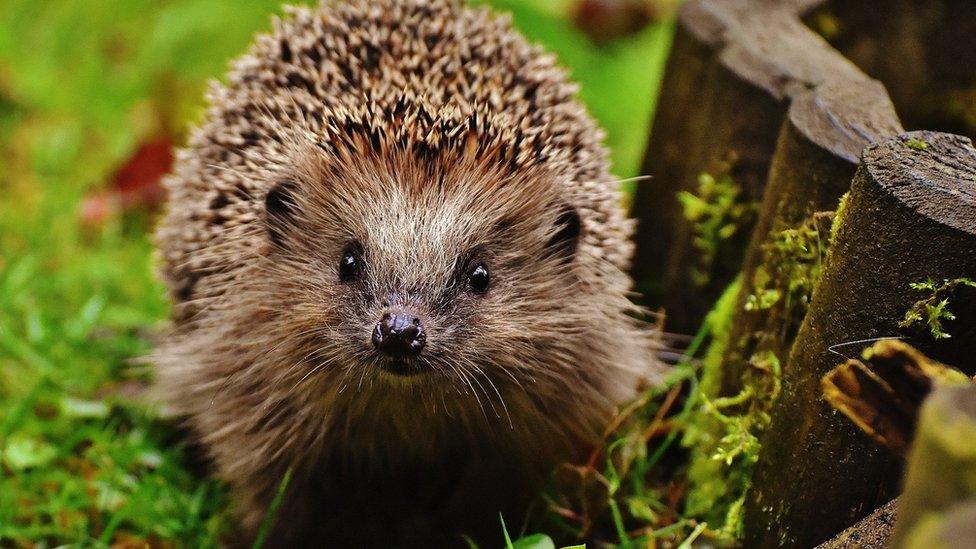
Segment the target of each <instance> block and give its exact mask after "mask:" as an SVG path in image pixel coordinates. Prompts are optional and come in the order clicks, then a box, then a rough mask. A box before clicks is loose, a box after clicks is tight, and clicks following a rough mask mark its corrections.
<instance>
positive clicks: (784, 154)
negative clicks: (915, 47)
mask: <svg viewBox="0 0 976 549" xmlns="http://www.w3.org/2000/svg"><path fill="white" fill-rule="evenodd" d="M902 131H903V130H902V128H901V125H900V124H899V122H898V117H897V115H895V112H894V107H892V105H891V101H890V100H889V99H888V96H887V95H886V94H885V91H884V88H883V87H882V86H881V85H880V84H878V83H876V82H856V83H847V84H838V85H827V86H822V87H820V88H817V89H814V90H811V91H809V92H807V93H804V94H801V95H799V96H798V97H797V98H796V99H794V101H793V103H792V104H791V105H790V110H789V116H788V117H787V119H786V121H785V122H784V124H783V128H782V130H781V132H780V137H779V142H778V144H777V147H776V153H775V155H774V156H773V162H772V166H771V168H770V172H769V182H768V186H767V188H766V192H765V196H764V198H763V203H762V207H761V209H760V215H759V220H758V222H757V224H756V230H755V232H754V234H753V237H752V242H751V244H750V245H749V248H748V250H747V252H746V258H745V262H744V266H743V271H742V280H743V285H742V290H741V291H740V292H739V296H738V299H737V304H736V310H735V318H734V320H733V322H732V333H731V336H730V339H729V341H730V345H729V347H728V349H727V350H726V353H725V356H724V357H723V360H722V394H724V395H733V394H736V393H738V392H739V391H740V390H741V389H742V387H743V386H744V385H745V384H747V380H746V379H744V378H746V377H748V376H749V372H750V368H749V363H750V361H751V359H752V357H753V356H756V355H757V353H766V352H771V353H773V354H774V355H775V356H776V358H777V359H779V360H780V361H781V362H785V361H786V359H787V358H788V357H787V355H788V353H789V349H790V346H791V345H792V343H793V338H794V337H795V336H796V332H797V330H798V329H799V327H800V323H801V322H802V321H803V316H804V315H805V314H806V309H807V305H808V303H809V298H810V292H812V290H813V285H814V283H815V282H816V280H815V278H816V274H817V273H816V271H817V270H819V268H818V267H819V262H820V258H821V255H822V254H825V253H826V248H827V241H826V239H824V240H822V241H818V242H815V243H813V244H815V245H816V246H817V248H818V250H816V252H817V253H816V254H814V255H813V257H812V258H811V257H809V256H808V257H806V258H800V257H797V256H796V254H790V253H788V252H789V250H783V246H777V242H776V240H777V236H778V235H782V234H783V231H786V230H791V229H792V230H796V229H800V228H801V224H802V223H803V222H804V221H805V220H806V219H807V218H809V217H810V216H811V215H813V213H814V212H817V211H822V210H834V209H835V208H836V207H837V203H838V201H839V200H840V198H841V196H842V195H843V194H844V193H846V192H847V190H848V189H849V188H850V186H851V178H852V177H853V176H854V171H855V169H856V168H857V162H858V158H859V157H860V154H861V151H862V150H863V149H864V147H866V146H867V145H869V144H870V143H873V142H875V141H877V140H878V139H880V138H885V137H890V136H892V135H895V134H898V133H901V132H902ZM827 229H828V230H829V226H828V227H827ZM800 246H803V244H800ZM796 251H798V252H801V253H803V252H805V251H808V250H804V249H800V250H796ZM784 252H786V253H784ZM805 260H806V261H805ZM804 261H805V263H806V265H805V267H806V269H803V268H795V267H803V265H802V263H804ZM798 263H799V264H800V265H798ZM757 274H758V275H759V276H757ZM797 277H801V278H805V280H797ZM764 295H767V296H769V295H772V296H774V298H773V299H764V298H763V296H764Z"/></svg>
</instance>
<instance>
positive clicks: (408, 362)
mask: <svg viewBox="0 0 976 549" xmlns="http://www.w3.org/2000/svg"><path fill="white" fill-rule="evenodd" d="M378 365H379V368H380V369H381V370H383V371H384V372H386V373H388V374H392V375H395V376H398V377H413V376H416V375H420V374H422V373H424V372H426V371H427V370H428V368H427V366H426V365H425V364H424V363H423V362H422V361H419V360H415V359H405V358H387V359H384V360H381V361H380V362H379V364H378Z"/></svg>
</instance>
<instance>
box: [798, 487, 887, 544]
mask: <svg viewBox="0 0 976 549" xmlns="http://www.w3.org/2000/svg"><path fill="white" fill-rule="evenodd" d="M897 506H898V500H894V499H893V500H891V501H889V502H888V503H886V504H884V506H882V507H881V508H879V509H877V510H875V511H874V512H873V513H871V514H870V515H868V516H867V517H865V518H863V519H861V521H860V522H858V523H857V524H855V525H854V526H851V527H850V528H848V529H847V530H844V531H843V532H841V533H839V534H837V535H836V536H835V537H834V538H833V539H831V540H830V541H828V542H825V543H822V544H820V545H819V546H817V549H888V540H890V539H891V534H892V532H893V531H894V529H895V516H896V513H897Z"/></svg>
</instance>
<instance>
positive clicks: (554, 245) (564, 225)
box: [546, 205, 583, 261]
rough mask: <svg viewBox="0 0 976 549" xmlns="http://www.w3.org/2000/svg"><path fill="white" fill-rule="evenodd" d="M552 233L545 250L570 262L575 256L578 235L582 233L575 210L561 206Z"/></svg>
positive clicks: (580, 223) (580, 222) (581, 225)
mask: <svg viewBox="0 0 976 549" xmlns="http://www.w3.org/2000/svg"><path fill="white" fill-rule="evenodd" d="M554 231H555V232H554V233H553V235H552V238H551V239H550V240H549V245H548V246H546V249H547V250H549V252H550V253H552V254H553V255H556V256H557V257H560V258H562V259H563V260H566V261H569V260H571V259H572V258H573V257H574V256H575V255H576V247H577V246H578V245H579V239H580V233H582V231H583V223H582V221H581V220H580V216H579V213H578V212H577V211H576V208H573V207H572V206H567V205H564V206H562V208H561V209H560V210H559V216H558V217H557V218H556V226H555V228H554Z"/></svg>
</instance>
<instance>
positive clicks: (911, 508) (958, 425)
mask: <svg viewBox="0 0 976 549" xmlns="http://www.w3.org/2000/svg"><path fill="white" fill-rule="evenodd" d="M967 500H968V501H971V502H973V503H976V386H961V387H941V388H938V389H936V390H935V391H934V392H933V393H932V395H931V396H930V397H929V398H928V400H927V401H926V402H925V405H923V406H922V412H921V417H920V419H919V424H918V435H917V437H916V440H915V445H914V446H913V447H912V450H911V455H910V456H909V459H908V472H907V475H906V480H905V493H904V494H903V495H902V496H901V505H900V512H899V514H898V515H899V516H898V524H897V526H896V527H895V533H894V538H893V539H892V542H893V543H892V545H893V546H894V547H904V546H906V545H908V544H907V542H908V540H909V539H911V538H913V537H915V536H916V534H915V531H916V529H918V528H922V527H924V522H925V519H926V518H927V517H928V516H932V515H938V514H943V513H945V512H946V511H947V510H949V509H950V508H951V507H953V506H954V505H955V504H958V503H961V502H966V501H967ZM971 526H972V525H971ZM950 530H952V529H950ZM969 534H970V535H976V530H974V529H972V528H970V529H969ZM925 536H926V537H930V536H931V534H929V533H926V534H925ZM969 542H970V543H976V539H974V538H969ZM913 545H914V544H913ZM915 546H918V545H915ZM943 546H944V545H943ZM955 546H956V547H963V545H955ZM972 546H973V545H968V546H967V547H972ZM930 547H931V545H930Z"/></svg>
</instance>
